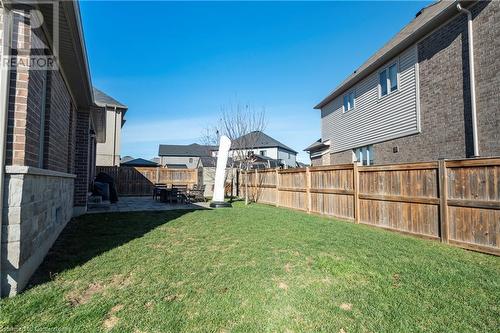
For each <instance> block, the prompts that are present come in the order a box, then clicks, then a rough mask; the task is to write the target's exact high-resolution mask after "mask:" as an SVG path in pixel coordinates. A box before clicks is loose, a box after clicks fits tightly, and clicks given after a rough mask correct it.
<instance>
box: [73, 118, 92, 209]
mask: <svg viewBox="0 0 500 333" xmlns="http://www.w3.org/2000/svg"><path fill="white" fill-rule="evenodd" d="M89 132H90V111H89V110H80V111H78V112H77V113H76V143H75V169H74V170H75V171H74V172H75V175H76V180H75V195H74V203H75V206H77V207H86V205H87V193H88V186H89V185H88V184H89V166H88V160H89V158H90V154H89V150H90V140H89Z"/></svg>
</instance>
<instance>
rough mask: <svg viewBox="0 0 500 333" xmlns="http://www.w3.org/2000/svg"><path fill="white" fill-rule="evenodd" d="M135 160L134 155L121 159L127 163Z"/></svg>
mask: <svg viewBox="0 0 500 333" xmlns="http://www.w3.org/2000/svg"><path fill="white" fill-rule="evenodd" d="M132 160H134V158H133V157H132V156H128V155H127V156H123V157H122V158H121V159H120V163H125V162H128V161H132Z"/></svg>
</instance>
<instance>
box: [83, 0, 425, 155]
mask: <svg viewBox="0 0 500 333" xmlns="http://www.w3.org/2000/svg"><path fill="white" fill-rule="evenodd" d="M428 3H429V2H428V1H401V2H396V1H391V2H378V1H372V2H360V1H353V2H163V1H155V2H144V1H141V2H131V1H112V2H105V1H82V2H81V11H82V19H83V28H84V33H85V39H86V44H87V50H88V56H89V61H90V68H91V72H92V80H93V83H94V85H95V86H96V87H98V88H99V89H101V90H103V91H105V92H106V93H108V94H109V95H111V96H113V97H114V98H116V99H117V100H119V101H120V102H122V103H125V104H126V105H128V106H129V111H128V113H127V116H126V119H127V123H126V124H125V126H124V128H123V132H122V147H121V154H122V156H124V155H132V156H134V157H143V158H151V157H154V156H156V155H157V152H158V144H160V143H164V144H188V143H192V142H197V141H199V139H200V137H201V132H202V130H203V129H204V128H206V127H207V126H209V125H211V124H214V123H215V122H216V121H217V118H218V115H219V114H220V109H221V106H223V105H228V104H231V103H232V104H236V103H241V104H251V105H253V106H255V107H256V108H261V107H264V108H265V109H266V116H267V127H266V130H265V132H266V133H267V134H269V135H271V136H272V137H274V138H276V139H277V140H280V141H282V142H283V143H284V144H286V145H288V146H290V147H292V148H294V149H295V150H297V151H299V152H300V153H299V156H298V159H299V160H301V161H304V162H308V156H307V154H306V153H304V152H303V151H302V150H303V149H304V148H305V147H307V146H308V145H309V144H310V143H312V142H313V141H315V140H317V139H318V138H319V137H320V113H319V111H318V110H314V109H313V107H314V105H316V103H317V102H319V101H320V100H321V99H322V98H324V97H325V96H326V95H327V94H328V93H329V92H330V91H331V90H333V89H334V88H335V87H336V86H337V85H338V84H339V83H340V82H341V81H342V80H343V79H344V78H345V77H346V76H347V75H349V74H350V73H351V72H353V71H354V70H355V69H356V68H357V67H359V66H360V65H361V64H362V63H363V62H364V61H365V60H366V59H368V57H370V56H371V55H372V54H373V53H374V52H375V51H376V50H377V49H379V48H380V47H381V46H382V45H383V44H385V43H386V42H387V41H388V40H389V39H390V38H391V37H392V36H394V35H395V34H396V33H397V32H398V31H399V30H400V29H401V28H402V27H403V26H404V25H406V24H407V23H408V22H410V21H411V20H412V19H413V17H414V16H415V14H416V12H417V11H418V10H419V9H420V8H422V7H424V6H426V5H427V4H428Z"/></svg>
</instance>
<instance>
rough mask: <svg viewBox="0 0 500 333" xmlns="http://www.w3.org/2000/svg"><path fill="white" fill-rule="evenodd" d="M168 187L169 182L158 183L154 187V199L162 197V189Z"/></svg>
mask: <svg viewBox="0 0 500 333" xmlns="http://www.w3.org/2000/svg"><path fill="white" fill-rule="evenodd" d="M166 188H167V184H162V183H157V184H155V186H154V187H153V200H157V199H159V198H160V197H161V191H162V190H164V189H166Z"/></svg>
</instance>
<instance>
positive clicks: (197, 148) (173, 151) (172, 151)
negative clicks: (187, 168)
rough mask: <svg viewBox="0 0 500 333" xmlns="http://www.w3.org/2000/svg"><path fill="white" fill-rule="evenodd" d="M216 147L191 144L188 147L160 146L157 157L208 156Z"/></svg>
mask: <svg viewBox="0 0 500 333" xmlns="http://www.w3.org/2000/svg"><path fill="white" fill-rule="evenodd" d="M218 149H219V148H218V147H217V146H208V145H199V144H197V143H192V144H190V145H160V148H159V149H158V155H159V156H194V157H201V156H210V152H211V151H214V150H218Z"/></svg>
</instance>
